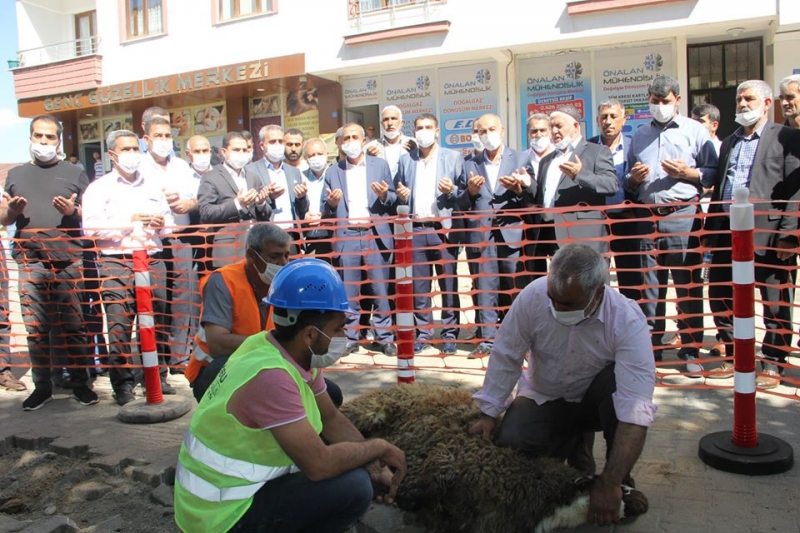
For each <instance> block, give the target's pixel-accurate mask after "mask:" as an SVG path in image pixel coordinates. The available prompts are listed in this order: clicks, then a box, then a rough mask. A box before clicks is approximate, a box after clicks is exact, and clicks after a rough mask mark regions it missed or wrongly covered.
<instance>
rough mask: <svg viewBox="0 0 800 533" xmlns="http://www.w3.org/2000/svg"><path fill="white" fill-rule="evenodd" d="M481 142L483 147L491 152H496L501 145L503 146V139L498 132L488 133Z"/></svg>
mask: <svg viewBox="0 0 800 533" xmlns="http://www.w3.org/2000/svg"><path fill="white" fill-rule="evenodd" d="M481 142H482V143H483V146H485V147H486V149H487V150H489V151H490V152H494V151H495V150H497V149H498V148H500V145H501V144H503V139H501V138H500V134H499V133H497V132H496V131H493V132H490V133H487V134H486V135H481Z"/></svg>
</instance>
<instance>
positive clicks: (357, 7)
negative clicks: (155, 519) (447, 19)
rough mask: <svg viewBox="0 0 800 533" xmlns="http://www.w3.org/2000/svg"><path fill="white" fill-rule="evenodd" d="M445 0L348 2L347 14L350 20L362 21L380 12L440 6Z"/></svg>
mask: <svg viewBox="0 0 800 533" xmlns="http://www.w3.org/2000/svg"><path fill="white" fill-rule="evenodd" d="M444 1H445V0H348V1H347V12H348V16H349V18H350V19H360V18H361V16H362V15H366V14H368V13H375V12H378V11H392V12H394V11H395V10H396V9H398V8H403V7H406V6H413V5H419V4H425V5H427V4H438V3H443V2H444Z"/></svg>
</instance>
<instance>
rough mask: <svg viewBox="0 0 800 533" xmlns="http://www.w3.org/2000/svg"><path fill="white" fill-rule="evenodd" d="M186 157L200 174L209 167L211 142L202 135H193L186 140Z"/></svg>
mask: <svg viewBox="0 0 800 533" xmlns="http://www.w3.org/2000/svg"><path fill="white" fill-rule="evenodd" d="M186 157H187V158H188V159H189V163H190V164H191V165H192V167H193V168H194V169H195V170H196V171H197V172H198V173H200V174H204V173H206V172H208V169H209V168H211V143H210V142H208V139H206V138H205V137H203V136H202V135H195V136H194V137H191V138H190V139H189V140H188V141H187V142H186Z"/></svg>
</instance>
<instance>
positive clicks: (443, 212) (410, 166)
mask: <svg viewBox="0 0 800 533" xmlns="http://www.w3.org/2000/svg"><path fill="white" fill-rule="evenodd" d="M414 136H415V140H416V143H417V146H418V147H419V148H417V149H414V150H411V152H409V153H408V154H405V155H402V156H401V157H400V163H399V166H398V170H397V175H396V176H395V179H394V186H395V190H396V191H397V200H398V204H405V205H408V206H410V208H411V216H412V218H413V219H414V222H413V224H412V225H413V230H414V234H413V236H412V246H413V252H412V261H413V266H412V276H413V278H414V309H415V310H416V312H415V313H414V320H415V322H416V326H417V335H416V344H415V345H414V352H415V353H420V352H422V351H423V350H424V349H425V348H426V347H427V346H430V342H431V340H432V339H433V312H432V311H431V297H430V292H431V275H432V269H431V266H433V267H434V268H435V270H436V278H437V280H438V282H439V290H440V292H441V295H442V333H441V336H442V340H443V341H444V343H443V344H442V346H441V348H440V350H441V352H442V353H443V354H445V355H453V354H455V353H456V338H457V337H458V324H459V311H458V309H459V298H458V279H457V277H456V266H457V258H458V244H455V243H453V242H451V241H450V239H449V235H448V232H449V230H450V229H451V228H452V224H453V221H452V220H451V218H450V215H451V214H452V212H453V208H454V207H455V203H456V197H457V194H458V192H459V191H458V184H461V185H462V187H463V184H464V159H463V158H462V157H461V154H460V153H459V152H457V151H455V150H449V149H447V148H442V147H441V146H439V143H438V142H437V139H438V137H439V121H438V120H437V119H436V117H435V116H434V115H431V114H429V113H424V114H422V115H420V116H418V117H417V119H416V120H415V121H414Z"/></svg>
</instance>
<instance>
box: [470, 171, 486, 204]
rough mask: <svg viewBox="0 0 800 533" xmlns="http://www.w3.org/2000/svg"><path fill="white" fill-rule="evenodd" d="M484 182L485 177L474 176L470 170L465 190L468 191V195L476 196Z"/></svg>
mask: <svg viewBox="0 0 800 533" xmlns="http://www.w3.org/2000/svg"><path fill="white" fill-rule="evenodd" d="M484 183H486V178H484V177H483V176H476V175H475V174H474V173H473V172H472V171H470V173H469V179H468V180H467V191H469V195H470V196H471V197H473V198H474V197H476V196H478V192H480V190H481V187H483V184H484Z"/></svg>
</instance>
